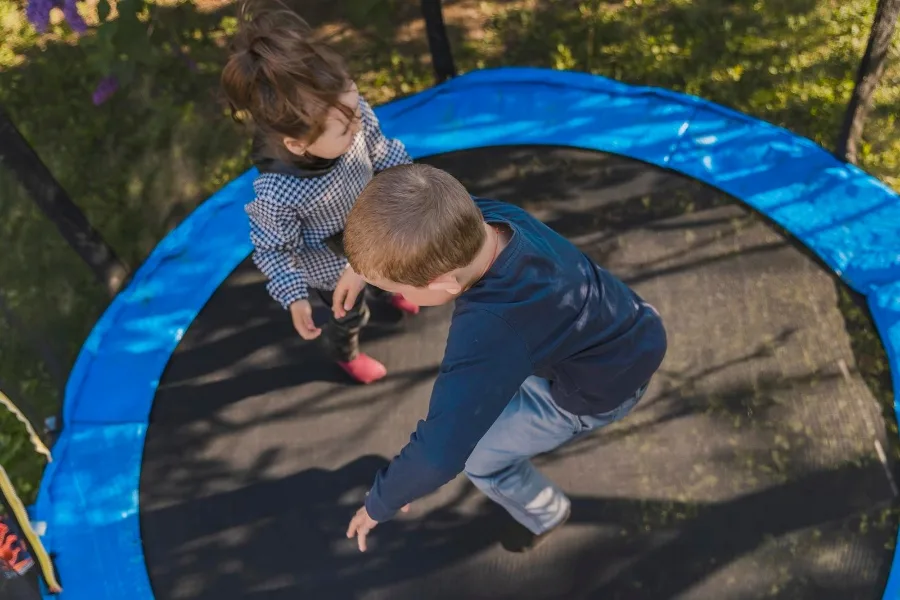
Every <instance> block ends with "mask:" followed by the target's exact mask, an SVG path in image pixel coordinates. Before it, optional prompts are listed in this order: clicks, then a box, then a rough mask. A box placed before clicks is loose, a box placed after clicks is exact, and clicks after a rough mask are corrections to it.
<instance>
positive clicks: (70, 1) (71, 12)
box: [62, 0, 87, 33]
mask: <svg viewBox="0 0 900 600" xmlns="http://www.w3.org/2000/svg"><path fill="white" fill-rule="evenodd" d="M62 10H63V15H65V17H66V21H68V22H69V27H71V28H72V31H74V32H75V33H84V32H85V31H87V23H85V22H84V19H82V18H81V15H80V14H78V7H77V6H76V5H75V0H64V2H63V5H62Z"/></svg>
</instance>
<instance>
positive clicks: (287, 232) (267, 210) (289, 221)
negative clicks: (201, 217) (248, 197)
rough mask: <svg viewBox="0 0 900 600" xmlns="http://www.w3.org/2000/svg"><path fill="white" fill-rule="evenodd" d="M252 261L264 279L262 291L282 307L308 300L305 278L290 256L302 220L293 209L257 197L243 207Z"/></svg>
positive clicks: (300, 242) (297, 242) (300, 239)
mask: <svg viewBox="0 0 900 600" xmlns="http://www.w3.org/2000/svg"><path fill="white" fill-rule="evenodd" d="M246 212H247V216H248V217H250V241H251V242H252V243H253V248H254V251H253V262H254V263H255V264H256V266H257V267H258V268H259V270H260V271H262V273H263V274H264V275H265V276H266V278H268V280H269V283H268V284H267V286H266V289H268V291H269V295H271V296H272V298H274V299H275V300H276V301H277V302H278V303H279V304H281V306H282V307H283V308H288V307H290V305H291V304H293V303H294V302H296V301H297V300H305V299H306V298H308V297H309V290H308V289H307V286H306V277H305V275H304V273H303V271H302V270H301V269H299V268H297V267H296V266H295V263H294V260H293V255H294V254H295V253H296V252H297V251H298V250H299V249H300V248H301V247H302V245H303V236H301V235H300V234H301V231H302V225H303V221H302V218H301V216H300V215H299V214H297V212H296V210H295V209H293V208H291V207H288V206H284V205H283V204H280V203H277V202H267V201H265V200H264V199H262V198H259V197H257V198H256V199H254V200H253V201H252V202H251V203H250V204H248V205H247V207H246Z"/></svg>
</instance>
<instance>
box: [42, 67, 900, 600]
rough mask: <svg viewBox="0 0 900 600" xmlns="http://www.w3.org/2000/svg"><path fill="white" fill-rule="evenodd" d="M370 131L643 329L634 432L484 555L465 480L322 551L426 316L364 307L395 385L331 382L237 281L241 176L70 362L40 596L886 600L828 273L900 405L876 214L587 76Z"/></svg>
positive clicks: (433, 350)
mask: <svg viewBox="0 0 900 600" xmlns="http://www.w3.org/2000/svg"><path fill="white" fill-rule="evenodd" d="M377 113H378V115H379V118H380V119H381V122H382V127H383V129H384V130H385V133H386V134H388V135H391V136H397V137H399V138H401V139H402V140H403V141H404V142H405V143H406V145H407V148H408V149H409V151H410V153H411V155H412V156H413V157H414V158H416V159H418V160H422V161H424V162H429V163H431V164H434V165H437V166H440V167H441V168H444V169H446V170H448V171H450V172H451V173H453V174H455V175H456V176H457V177H459V178H460V179H461V180H462V181H463V182H464V183H465V184H466V185H467V186H468V187H469V189H470V191H472V192H473V193H475V194H479V195H484V196H487V197H492V198H497V199H500V200H505V201H509V202H513V203H516V204H519V205H522V206H524V207H526V208H527V209H528V210H530V211H532V212H533V213H534V214H536V215H537V216H538V217H539V218H541V219H542V220H544V221H545V222H547V223H549V224H550V225H551V226H553V227H554V228H556V229H557V230H559V231H560V232H561V233H563V234H565V235H566V236H568V237H569V238H570V239H572V240H573V241H574V242H575V243H576V244H578V245H579V246H580V247H582V248H583V249H584V251H585V252H587V253H588V254H590V255H591V256H592V257H594V258H595V260H597V261H598V262H599V263H600V264H602V265H604V266H606V267H608V268H609V269H610V270H612V271H613V272H614V273H616V274H617V275H619V276H620V277H622V278H623V279H624V280H625V281H626V282H628V283H629V284H630V285H632V286H634V287H635V288H636V289H637V290H638V291H639V293H641V295H642V296H644V297H646V298H647V299H648V300H649V301H651V302H652V303H653V304H654V305H656V306H657V307H658V308H659V310H660V312H661V313H662V315H663V317H664V318H665V320H666V323H667V327H668V330H669V348H670V350H669V355H668V356H667V358H666V361H665V363H664V364H663V367H662V370H661V372H660V374H659V375H658V377H656V379H655V380H654V383H653V385H652V386H651V389H650V391H649V392H648V395H647V397H646V399H645V400H643V401H642V402H641V404H640V405H639V408H638V409H637V410H636V412H635V413H634V414H633V415H632V416H630V417H629V418H628V419H626V420H624V421H623V422H621V423H618V424H616V425H615V426H613V427H611V428H608V429H605V430H603V431H602V432H600V433H599V434H597V435H595V436H593V437H591V438H588V439H586V440H582V441H581V442H579V443H578V444H576V445H573V446H571V447H567V448H565V449H563V450H562V451H561V452H557V453H554V454H551V455H549V456H546V457H543V458H541V459H540V460H539V461H538V462H539V464H540V466H541V468H542V469H543V470H545V471H546V472H547V473H548V474H549V475H550V476H551V477H552V478H553V479H554V480H556V481H557V482H559V483H560V484H561V485H562V486H563V487H564V489H566V490H567V492H569V493H570V495H571V497H572V499H573V513H572V519H571V521H570V522H569V524H567V525H566V526H565V527H564V529H563V530H562V531H561V532H560V533H559V534H558V535H556V536H554V537H553V538H551V540H550V541H548V542H547V544H546V545H544V546H542V547H541V548H540V549H539V550H538V551H536V552H534V553H531V554H525V555H520V554H513V553H509V552H506V551H505V550H504V549H503V548H502V547H501V544H500V543H499V540H500V539H502V537H503V535H504V531H505V530H506V528H507V527H508V525H509V518H508V517H507V516H506V515H504V514H503V513H502V512H501V511H500V510H499V509H497V508H495V507H494V506H493V505H492V504H491V503H490V502H489V501H488V500H487V499H485V498H483V497H482V496H480V495H479V494H478V493H477V491H476V490H475V489H474V488H473V487H472V486H471V485H470V484H469V483H468V482H467V481H466V480H465V479H464V477H462V476H460V477H458V478H457V479H456V480H454V481H453V482H452V483H450V484H448V485H447V486H445V487H444V488H442V489H441V490H440V491H439V492H438V493H436V494H434V495H432V496H429V497H428V498H424V499H422V500H420V501H418V502H416V503H415V504H414V505H413V510H412V512H411V513H410V514H409V515H401V516H400V517H398V518H397V519H396V520H395V521H392V522H390V523H387V524H384V525H382V526H380V527H379V528H378V529H377V530H376V532H375V533H374V537H373V539H372V545H373V547H372V548H371V549H370V550H369V552H367V553H365V554H361V553H359V552H358V551H357V550H356V548H355V545H354V543H353V542H352V541H350V540H347V539H345V538H344V535H343V533H344V530H345V528H346V525H347V522H348V521H349V518H350V517H351V516H352V514H353V512H354V511H355V510H356V508H357V507H358V506H359V503H360V502H361V501H362V497H363V494H364V493H365V491H366V490H367V489H368V487H369V485H370V484H371V481H372V477H373V476H374V473H375V471H376V470H377V469H379V468H381V467H382V466H384V465H386V464H387V461H388V460H389V458H390V457H392V456H393V455H394V454H395V453H396V452H397V451H399V449H400V448H402V446H403V444H404V443H405V442H406V441H407V440H408V436H409V433H410V432H411V431H412V429H413V427H414V424H415V422H416V421H417V420H418V419H419V418H421V416H422V415H423V414H424V413H425V410H426V406H427V403H428V399H429V394H430V390H431V383H432V381H433V378H434V376H435V374H436V371H437V368H438V364H439V361H440V358H441V356H442V352H443V344H444V340H445V337H444V336H445V335H446V331H447V327H448V318H449V314H450V310H451V308H450V307H438V308H431V309H425V310H423V312H422V313H421V314H420V315H418V316H416V317H400V316H399V315H397V314H394V313H393V312H391V310H389V309H388V308H380V309H377V310H374V311H373V313H374V314H373V319H372V325H370V327H369V328H368V329H367V330H366V332H365V334H364V337H363V343H364V344H365V348H366V351H367V352H369V353H371V354H372V355H373V356H376V357H378V358H379V359H381V360H382V361H383V362H384V363H385V364H386V365H387V366H388V369H389V372H390V376H389V377H388V378H387V379H385V380H384V381H382V382H379V383H377V384H374V385H373V386H368V387H364V386H357V385H353V384H351V383H350V382H349V381H348V380H347V379H346V378H345V377H344V376H343V375H342V373H341V372H340V371H339V370H338V369H337V367H335V366H332V365H331V364H329V363H328V362H327V361H326V360H324V359H323V357H322V356H321V354H320V353H318V352H317V350H316V347H315V345H314V344H310V343H307V342H304V341H303V340H301V339H300V338H299V337H298V336H297V335H296V334H295V333H293V331H292V329H291V326H290V322H289V319H288V318H287V316H286V315H285V313H284V311H282V310H281V309H280V308H279V307H278V306H277V305H276V304H275V303H274V302H273V301H271V300H270V299H269V298H268V296H267V294H266V291H265V288H264V281H263V279H262V276H261V275H260V274H259V273H258V272H257V271H256V270H255V268H254V267H253V266H252V263H251V262H250V260H249V258H248V256H249V253H250V250H251V247H250V245H249V238H248V229H247V223H246V217H245V215H244V213H243V205H244V203H245V202H247V201H248V200H249V199H250V198H251V194H252V187H251V182H252V179H253V177H254V175H255V172H254V171H250V172H248V173H246V174H244V175H243V176H241V177H240V178H238V179H237V180H235V181H233V182H232V183H230V184H229V185H227V186H226V187H225V188H224V189H222V190H221V191H220V192H218V193H217V194H216V195H214V196H213V197H212V198H210V199H209V200H208V201H206V202H205V203H204V204H202V205H201V206H200V207H199V208H198V209H197V210H196V211H195V212H194V213H193V214H191V215H190V216H189V217H188V218H187V219H186V220H185V221H184V222H183V223H182V224H181V225H180V226H179V227H178V228H176V229H175V230H174V231H172V233H171V234H169V235H168V236H167V237H166V238H165V239H164V240H163V241H162V242H161V243H160V244H159V246H158V247H157V248H156V250H155V251H154V252H153V253H152V255H151V256H150V257H149V259H148V260H147V261H146V263H145V264H144V265H143V266H142V268H141V269H140V270H139V272H138V273H137V274H136V276H135V278H134V279H133V281H132V282H131V284H130V285H129V287H128V288H127V289H126V290H125V291H124V292H123V293H122V294H120V295H119V296H118V297H117V298H116V300H115V301H114V302H113V303H112V305H111V306H110V307H109V309H108V310H107V311H106V313H105V314H104V315H103V316H102V317H101V319H100V320H99V322H98V323H97V325H96V327H95V329H94V330H93V332H92V333H91V335H90V337H89V338H88V340H87V341H86V343H85V345H84V348H83V349H82V352H81V354H80V356H79V358H78V360H77V362H76V365H75V368H74V369H73V372H72V375H71V378H70V381H69V383H68V388H67V391H66V402H65V410H64V429H63V432H62V435H61V437H60V438H59V440H58V442H57V443H56V446H55V448H54V462H53V463H51V464H50V465H49V467H48V469H47V471H46V473H45V476H44V480H43V482H42V486H41V490H40V495H39V499H38V503H37V505H36V506H35V507H34V512H35V515H34V516H35V519H36V520H38V521H41V522H43V523H45V524H46V533H45V534H44V538H43V539H44V542H45V544H46V546H47V548H48V550H49V551H50V552H52V553H53V554H54V557H55V562H56V565H57V568H58V571H59V575H60V580H61V584H62V586H63V588H64V591H63V593H62V594H61V595H60V597H62V598H64V599H69V598H71V599H82V598H84V599H88V598H89V599H91V600H107V599H108V600H121V599H123V598H128V599H133V600H145V599H151V598H157V599H159V600H169V599H198V600H199V599H203V600H206V599H209V600H212V599H214V598H215V599H217V600H225V599H231V598H272V599H280V598H284V599H287V598H291V599H297V598H304V599H305V598H315V599H319V598H325V599H344V598H347V599H356V598H359V599H366V600H368V599H387V598H390V599H392V600H405V599H421V598H428V599H429V600H431V599H442V598H447V599H450V598H453V599H458V598H465V599H467V600H469V599H479V598H492V599H495V598H516V599H523V598H527V599H559V598H566V599H569V598H598V599H599V598H602V599H604V600H633V599H641V600H643V599H647V600H650V599H653V600H662V599H665V598H679V599H692V600H694V599H713V598H714V599H716V600H731V599H734V600H738V599H740V600H744V599H751V598H752V599H756V598H785V599H787V598H790V599H792V600H802V599H807V598H808V599H813V598H815V599H816V600H825V599H834V600H838V599H840V600H849V599H857V598H858V599H865V600H875V599H884V600H892V599H895V598H898V597H900V582H898V579H900V572H898V570H900V567H896V568H894V569H893V571H892V569H891V567H892V565H893V564H895V563H896V562H898V561H895V558H894V551H893V548H894V545H895V543H896V540H897V522H896V519H895V518H894V516H893V515H894V514H895V509H896V508H897V506H898V503H897V500H896V489H895V483H894V481H893V478H892V475H891V473H892V471H891V466H890V465H889V464H887V462H886V461H885V459H884V456H883V453H884V449H885V448H887V447H888V444H889V443H890V442H891V440H889V439H888V435H889V433H888V428H887V425H886V423H885V417H884V416H883V414H882V410H881V407H880V406H879V405H878V403H877V402H876V401H875V400H874V398H873V397H872V396H871V394H870V392H869V391H868V389H867V387H866V386H865V384H864V383H863V382H862V379H861V377H860V376H859V374H858V373H857V372H856V370H855V368H854V363H853V354H852V351H851V348H850V342H849V338H848V336H847V333H846V331H845V326H844V322H843V319H842V317H841V314H840V312H839V311H838V309H837V293H838V292H837V287H836V285H835V277H834V275H835V274H837V276H838V277H839V279H840V283H839V284H838V285H846V286H849V287H850V288H852V289H853V290H855V291H856V292H859V293H861V294H863V295H864V296H865V297H866V298H867V301H868V304H869V306H870V308H871V312H872V314H873V316H874V318H875V320H876V324H877V327H878V329H879V332H880V334H881V336H882V340H883V342H884V345H885V347H886V348H887V352H888V355H889V359H890V361H891V366H892V371H893V373H894V386H895V390H896V388H897V381H898V380H897V377H896V374H897V373H898V370H897V369H898V351H900V242H898V240H900V198H898V197H897V195H896V194H895V193H893V192H892V191H891V190H890V189H889V188H888V187H887V186H885V185H883V184H882V183H880V182H878V181H877V180H875V179H874V178H872V177H870V176H868V175H866V174H864V173H863V172H861V171H860V170H858V169H856V168H854V167H852V166H849V165H846V164H843V163H841V162H839V161H837V160H836V159H835V158H833V157H832V156H831V155H829V154H828V153H827V152H825V151H824V150H823V149H822V148H820V147H818V146H817V145H815V144H814V143H812V142H810V141H809V140H806V139H803V138H800V137H798V136H796V135H794V134H791V133H789V132H787V131H785V130H783V129H780V128H777V127H775V126H772V125H770V124H767V123H763V122H760V121H757V120H755V119H752V118H749V117H747V116H744V115H742V114H738V113H735V112H733V111H730V110H728V109H725V108H722V107H720V106H717V105H714V104H711V103H709V102H706V101H703V100H700V99H698V98H694V97H689V96H684V95H680V94H676V93H672V92H668V91H664V90H659V89H653V88H638V87H632V86H628V85H625V84H621V83H618V82H615V81H612V80H609V79H605V78H602V77H597V76H591V75H585V74H578V73H571V72H559V71H548V70H542V69H518V68H515V69H498V70H485V71H477V72H473V73H469V74H467V75H464V76H461V77H457V78H454V79H452V80H450V81H448V82H446V83H443V84H441V85H439V86H437V87H435V88H432V89H430V90H428V91H425V92H422V93H419V94H417V95H414V96H411V97H407V98H404V99H401V100H398V101H395V102H392V103H390V104H388V105H385V106H382V107H379V108H378V109H377ZM773 226H774V227H773ZM317 310H318V311H319V314H318V316H317V317H318V318H319V319H323V318H325V314H326V312H325V310H326V309H325V307H321V306H319V307H318V308H317ZM890 435H893V434H890ZM47 597H49V596H47Z"/></svg>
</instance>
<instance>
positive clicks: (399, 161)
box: [359, 97, 412, 173]
mask: <svg viewBox="0 0 900 600" xmlns="http://www.w3.org/2000/svg"><path fill="white" fill-rule="evenodd" d="M359 107H360V111H361V112H362V125H363V131H364V133H365V136H366V146H367V147H368V148H369V157H370V158H371V160H372V167H373V168H374V169H375V172H376V173H379V172H381V171H384V170H385V169H389V168H390V167H396V166H397V165H407V164H410V163H412V159H411V158H410V157H409V154H408V153H407V152H406V147H405V146H404V145H403V142H401V141H400V140H398V139H396V138H391V139H388V138H386V137H384V134H383V133H381V125H380V124H379V123H378V117H376V116H375V111H373V110H372V107H371V106H369V103H368V102H366V101H365V99H364V98H362V97H360V99H359Z"/></svg>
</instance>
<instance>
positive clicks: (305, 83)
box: [222, 1, 354, 161]
mask: <svg viewBox="0 0 900 600" xmlns="http://www.w3.org/2000/svg"><path fill="white" fill-rule="evenodd" d="M230 50H231V51H230V56H229V58H228V62H227V63H226V64H225V68H224V69H223V70H222V88H223V90H224V92H225V96H226V98H227V101H228V104H229V107H230V109H231V115H232V117H233V118H234V119H235V120H236V121H242V120H243V119H242V117H243V116H245V115H247V114H249V116H250V117H251V119H252V122H253V124H254V125H255V126H256V128H257V130H258V131H257V133H258V135H259V136H260V137H261V140H260V141H262V143H263V148H262V149H261V150H262V151H263V153H264V154H266V155H267V156H269V157H271V158H280V159H283V160H288V161H290V160H295V159H296V157H295V156H293V155H292V154H291V153H290V152H288V150H287V149H286V148H285V146H284V142H283V140H284V138H285V137H291V138H295V139H298V140H303V141H305V142H306V143H312V142H313V141H315V139H316V138H317V137H319V135H321V133H322V131H323V130H324V126H325V119H326V115H327V114H328V111H329V109H330V108H332V107H334V108H338V109H339V110H341V111H342V112H344V114H345V115H346V116H347V118H348V119H352V118H353V116H354V110H353V109H351V108H350V107H347V106H344V105H343V104H342V103H341V102H339V100H338V98H339V97H340V96H341V94H343V93H344V92H346V91H347V90H348V89H349V86H350V84H351V80H350V76H349V74H348V72H347V68H346V65H345V64H344V61H343V59H342V58H341V57H340V56H339V55H338V54H337V53H336V52H335V51H334V50H333V49H332V48H330V47H329V46H328V45H327V44H326V43H325V42H323V41H321V40H317V39H316V38H315V36H314V33H313V30H312V28H311V27H310V26H309V25H308V24H307V23H306V21H305V20H303V18H301V17H300V15H298V14H297V13H296V12H295V11H293V10H291V9H290V8H288V7H287V6H286V5H283V4H280V3H278V2H275V3H267V4H263V3H262V2H256V1H250V2H245V3H243V4H242V5H241V8H240V23H239V29H238V32H237V33H236V34H235V36H234V38H233V40H232V42H231V48H230Z"/></svg>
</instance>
